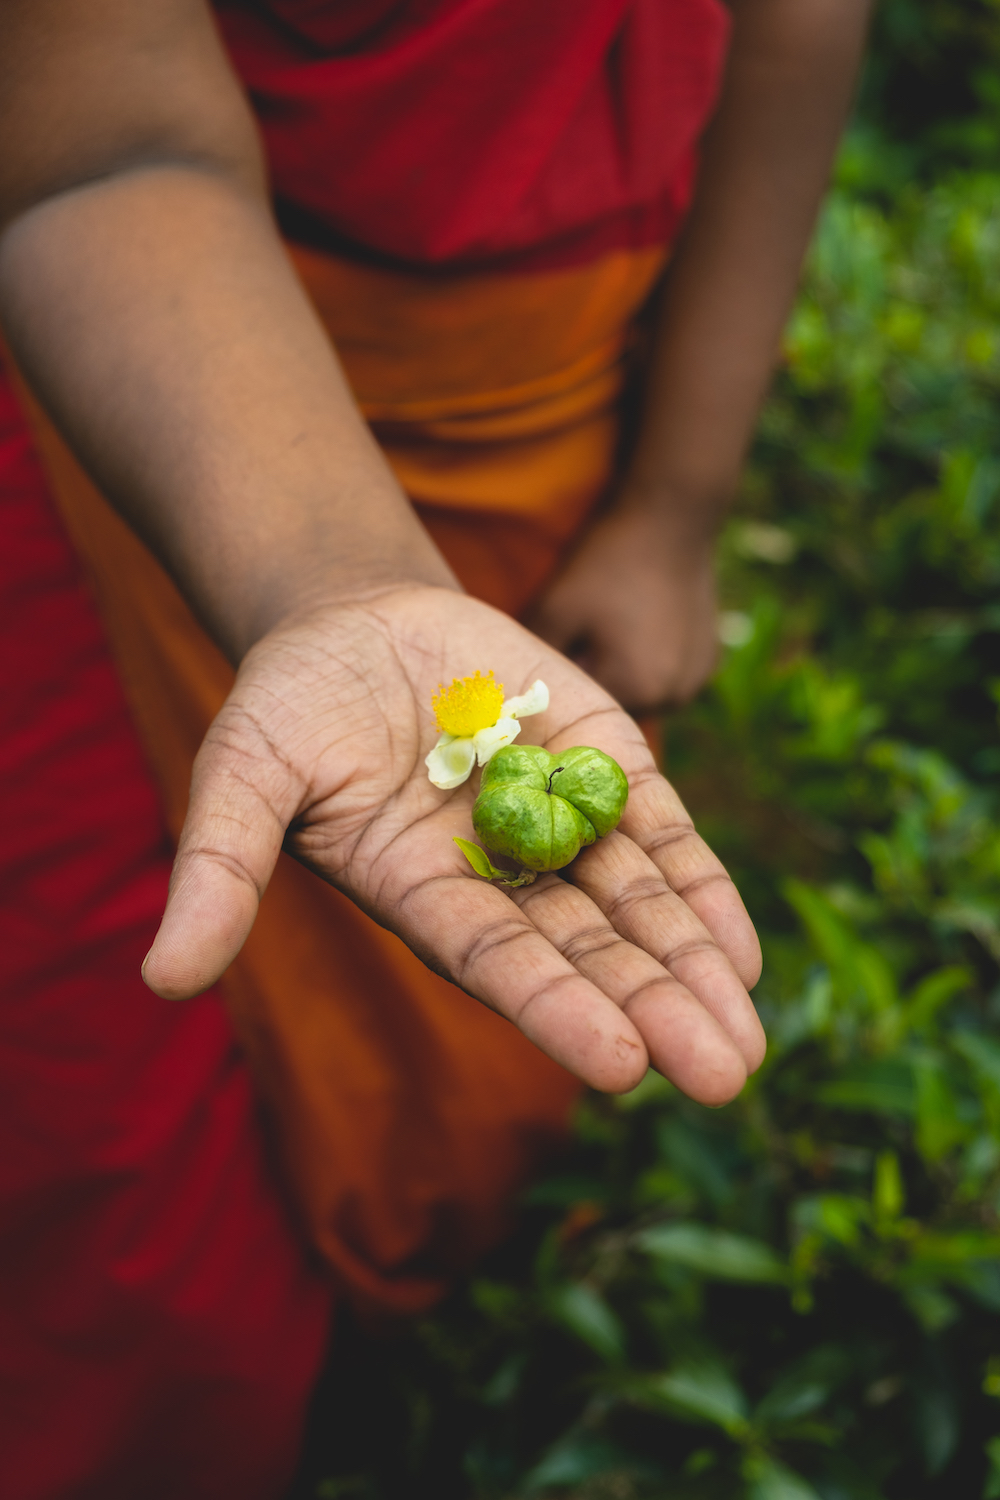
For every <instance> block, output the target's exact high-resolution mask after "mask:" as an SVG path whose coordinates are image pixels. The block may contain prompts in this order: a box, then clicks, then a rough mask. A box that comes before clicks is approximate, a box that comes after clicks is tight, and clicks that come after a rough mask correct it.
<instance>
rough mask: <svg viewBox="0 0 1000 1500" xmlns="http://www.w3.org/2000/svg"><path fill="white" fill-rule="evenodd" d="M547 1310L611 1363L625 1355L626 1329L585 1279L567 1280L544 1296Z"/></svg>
mask: <svg viewBox="0 0 1000 1500" xmlns="http://www.w3.org/2000/svg"><path fill="white" fill-rule="evenodd" d="M546 1301H547V1305H548V1307H549V1309H550V1311H551V1312H552V1313H553V1314H554V1316H555V1317H556V1318H558V1320H559V1321H560V1323H562V1324H564V1325H565V1327H567V1328H568V1329H569V1330H570V1331H571V1332H572V1333H575V1334H576V1336H577V1338H579V1339H582V1340H583V1342H584V1343H585V1344H589V1345H590V1347H591V1349H593V1350H594V1352H595V1353H596V1354H599V1355H600V1356H601V1358H602V1359H606V1360H608V1361H609V1362H610V1363H612V1364H614V1363H617V1362H618V1361H619V1360H622V1359H624V1357H625V1330H624V1328H623V1327H622V1325H621V1322H620V1320H619V1319H618V1317H617V1316H616V1315H615V1313H613V1312H612V1310H611V1308H610V1307H609V1306H608V1304H607V1303H606V1302H605V1300H604V1298H603V1297H602V1296H601V1295H600V1294H599V1293H598V1292H596V1291H595V1290H594V1288H593V1287H592V1286H588V1284H587V1283H586V1282H585V1281H576V1282H569V1283H568V1284H567V1285H565V1286H561V1287H559V1288H558V1289H557V1290H556V1291H554V1292H552V1293H551V1294H550V1295H549V1297H548V1298H547V1299H546Z"/></svg>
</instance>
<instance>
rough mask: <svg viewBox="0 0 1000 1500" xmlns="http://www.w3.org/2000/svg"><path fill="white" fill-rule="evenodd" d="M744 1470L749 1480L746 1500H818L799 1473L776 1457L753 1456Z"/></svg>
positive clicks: (810, 1486)
mask: <svg viewBox="0 0 1000 1500" xmlns="http://www.w3.org/2000/svg"><path fill="white" fill-rule="evenodd" d="M744 1472H745V1473H746V1477H747V1479H748V1480H749V1481H750V1485H749V1489H748V1490H747V1500H820V1497H819V1495H818V1494H817V1493H816V1491H815V1490H814V1489H813V1487H812V1485H811V1484H807V1483H806V1481H805V1480H804V1479H803V1478H802V1475H801V1474H796V1473H794V1472H793V1470H791V1469H788V1468H786V1467H785V1465H784V1464H782V1463H778V1461H777V1460H776V1459H773V1458H768V1457H761V1458H758V1457H757V1456H753V1457H751V1458H749V1459H748V1460H747V1462H746V1465H745V1470H744Z"/></svg>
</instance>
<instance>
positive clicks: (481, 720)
mask: <svg viewBox="0 0 1000 1500" xmlns="http://www.w3.org/2000/svg"><path fill="white" fill-rule="evenodd" d="M431 706H432V707H433V709H434V717H435V718H436V719H437V722H438V728H439V729H440V730H442V731H443V732H444V733H445V734H453V735H455V736H456V737H457V738H459V739H470V738H471V737H472V735H474V734H478V733H479V731H480V729H489V728H491V726H492V725H494V724H495V723H496V721H497V719H499V717H500V714H501V712H502V710H503V683H502V682H494V681H493V672H492V669H491V670H490V671H489V672H487V674H486V676H485V677H483V676H482V674H481V673H480V672H477V673H476V675H475V677H456V678H455V679H454V681H453V682H452V684H451V687H450V688H446V687H445V686H444V683H439V684H438V690H437V692H436V693H435V694H434V697H433V698H432V699H431Z"/></svg>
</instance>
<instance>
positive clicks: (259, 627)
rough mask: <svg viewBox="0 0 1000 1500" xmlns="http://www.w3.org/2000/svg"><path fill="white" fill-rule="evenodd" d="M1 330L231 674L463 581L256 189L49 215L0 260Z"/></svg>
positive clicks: (191, 186)
mask: <svg viewBox="0 0 1000 1500" xmlns="http://www.w3.org/2000/svg"><path fill="white" fill-rule="evenodd" d="M0 309H2V316H3V320H4V325H5V328H6V329H7V332H8V336H9V338H10V340H11V343H12V345H13V347H14V349H15V352H16V354H17V356H18V358H19V360H20V361H21V363H22V365H23V368H24V370H25V373H26V374H27V376H28V378H29V380H30V381H31V382H32V384H33V385H34V386H35V388H36V389H37V391H38V393H39V394H40V396H41V397H42V399H43V401H44V402H45V404H46V405H47V406H48V408H49V410H50V411H51V412H52V414H53V415H54V417H55V418H56V420H57V422H58V423H59V425H60V427H61V428H62V430H63V431H64V433H65V434H66V435H67V437H68V438H69V439H70V441H71V443H72V444H73V446H74V447H75V449H76V451H77V453H78V454H79V455H80V457H81V458H82V459H83V461H84V463H85V464H86V465H87V467H88V469H89V470H90V472H91V473H92V474H93V475H94V477H95V478H96V479H97V480H98V482H99V483H100V484H101V486H102V487H103V489H104V490H105V492H106V493H107V494H108V496H109V497H110V498H111V499H112V500H113V502H114V503H115V504H116V506H117V507H118V508H119V509H120V510H121V512H122V514H123V515H125V517H126V518H127V519H128V520H129V521H130V522H131V523H132V524H133V525H134V526H135V528H136V530H137V531H139V532H140V534H142V535H143V536H144V537H145V539H146V540H147V541H148V542H149V544H150V545H151V547H152V548H153V550H154V551H155V552H156V553H157V554H158V555H159V556H160V557H161V559H162V560H163V561H164V562H165V563H166V565H167V566H168V568H169V569H170V571H171V572H172V573H173V575H174V576H175V578H177V579H178V581H179V582H180V584H181V586H182V587H183V588H184V590H185V592H186V593H187V594H188V596H189V598H190V599H191V600H192V602H193V604H194V605H195V607H196V609H197V610H198V612H199V614H200V615H201V617H202V619H203V620H204V621H205V623H206V624H207V626H208V627H209V629H210V630H211V631H212V633H213V635H214V636H215V638H216V639H217V640H218V641H219V642H220V643H221V644H222V645H223V647H224V649H226V650H227V652H229V654H230V655H231V656H233V657H234V658H239V657H240V656H241V655H242V653H243V652H244V651H245V649H246V648H247V647H248V646H249V645H250V644H251V643H252V642H253V641H254V640H255V639H256V638H257V637H258V636H259V635H260V634H261V633H262V632H263V631H264V630H266V629H267V628H268V626H269V625H270V624H272V623H273V621H274V620H275V619H276V618H278V617H280V616H281V615H283V614H287V613H288V612H289V611H290V610H292V609H295V608H301V607H302V606H303V605H307V604H308V600H309V597H310V595H311V594H324V595H326V596H327V597H329V595H330V594H331V593H333V594H336V593H338V592H357V591H358V590H359V589H371V588H377V587H379V586H381V585H384V584H387V583H393V582H398V581H400V580H401V579H407V578H414V579H419V580H422V581H424V582H441V583H448V582H449V581H450V574H449V573H448V570H447V568H446V566H445V565H444V563H443V561H442V560H441V558H440V556H439V555H438V554H437V552H436V551H435V549H434V548H433V546H432V544H431V542H430V540H429V538H428V537H427V535H426V533H425V532H424V531H423V528H422V527H421V526H420V525H419V523H418V522H417V520H416V517H415V516H414V514H413V512H412V509H411V508H410V507H409V505H408V503H407V501H406V499H405V497H404V496H403V495H402V494H401V492H400V491H399V488H398V486H397V485H396V483H395V481H394V479H393V477H392V475H391V473H390V471H389V470H388V467H387V466H386V464H385V462H384V460H383V458H382V456H381V454H380V453H379V451H378V449H377V448H376V446H375V444H374V442H373V440H372V439H371V437H370V434H369V433H368V431H367V429H366V427H365V426H364V423H363V422H362V420H361V418H360V416H359V414H358V413H357V411H356V409H355V407H354V405H353V402H352V400H351V397H350V395H349V392H348V390H347V388H346V385H345V383H344V380H343V377H342V375H341V373H340V371H339V369H338V367H337V363H336V360H335V357H334V355H333V352H332V350H331V348H330V346H329V344H328V342H327V340H326V339H325V337H324V334H323V332H322V329H321V328H320V326H319V324H318V322H317V320H316V319H315V317H314V315H313V314H312V312H311V309H310V308H309V307H308V304H307V303H306V300H305V297H304V295H303V293H302V292H301V290H300V288H299V286H298V284H297V282H296V281H295V279H294V276H293V274H292V272H291V270H290V268H289V266H288V263H287V261H286V259H285V257H284V254H283V251H282V249H281V247H280V244H279V242H278V241H277V238H276V236H275V233H274V230H273V228H272V227H271V223H270V219H269V216H268V214H267V210H266V207H265V206H264V204H263V203H262V202H257V201H255V200H254V197H253V195H252V194H250V193H248V192H247V191H245V190H244V189H243V188H242V186H241V185H240V184H238V183H236V182H233V181H231V180H226V179H225V178H221V177H219V176H217V175H211V174H204V173H199V172H197V171H193V170H184V169H180V168H173V169H172V168H169V167H164V168H160V169H156V170H144V171H138V172H131V173H125V174H122V175H120V176H117V177H112V178H111V179H109V180H108V181H105V182H103V183H100V184H95V185H93V186H88V187H85V188H81V189H78V190H76V191H72V192H70V193H65V194H60V195H57V196H56V197H55V198H53V199H51V200H49V201H46V202H43V203H42V204H41V205H39V206H38V207H36V208H34V209H33V210H31V211H30V212H29V213H28V214H26V215H24V216H22V217H21V218H20V219H19V220H18V221H16V222H15V223H14V224H13V225H12V226H11V228H10V229H9V230H8V231H7V234H6V235H5V236H4V239H3V241H2V242H0Z"/></svg>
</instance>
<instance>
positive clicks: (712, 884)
mask: <svg viewBox="0 0 1000 1500" xmlns="http://www.w3.org/2000/svg"><path fill="white" fill-rule="evenodd" d="M619 829H620V832H621V833H623V834H625V835H627V837H628V838H630V839H631V840H632V841H633V842H634V843H635V844H637V845H638V847H639V848H640V849H641V850H642V851H643V852H644V853H645V854H646V855H647V856H648V858H649V859H650V860H651V861H652V862H653V864H654V865H655V866H656V868H657V869H658V870H659V872H660V873H661V874H662V875H663V877H664V879H665V880H666V882H667V884H668V885H669V886H670V888H671V890H672V891H674V892H675V893H676V894H677V895H678V896H679V897H680V898H681V899H682V901H683V902H684V903H685V904H686V905H687V906H688V907H689V908H690V910H691V911H692V912H694V913H695V915H696V916H697V917H698V918H699V919H700V921H701V922H702V923H704V925H705V927H707V928H708V931H709V932H710V933H711V934H712V937H713V938H714V939H715V941H716V943H718V945H719V947H720V948H721V949H722V951H723V953H724V954H725V955H726V957H727V958H728V959H729V961H730V963H731V964H732V966H733V968H734V969H735V970H736V973H737V974H738V975H739V977H740V979H741V980H742V982H743V984H744V985H745V986H746V988H747V989H752V988H753V986H754V985H755V984H756V983H757V981H758V979H759V978H760V971H761V953H760V943H759V941H758V939H757V933H756V932H755V930H754V926H753V923H752V922H751V921H750V918H749V917H748V915H747V911H746V907H745V906H744V905H743V902H742V901H741V899H740V895H739V892H738V891H737V889H736V887H735V886H734V885H733V882H732V881H731V880H730V878H729V876H728V875H727V874H726V870H725V867H724V866H723V864H722V862H721V861H720V860H719V859H717V858H716V856H715V855H714V854H713V853H712V851H711V849H709V847H708V845H707V844H706V843H705V842H704V840H703V839H701V838H699V836H698V834H697V833H696V832H695V829H694V825H693V824H692V822H691V819H690V818H689V816H688V814H687V812H686V811H685V809H684V806H683V804H682V802H681V800H680V798H679V797H678V796H677V793H676V792H675V791H674V790H673V788H672V787H671V786H670V784H669V783H668V782H666V781H664V779H663V777H662V776H660V775H658V774H653V773H649V774H646V775H642V774H640V775H638V776H635V777H630V779H629V796H628V802H627V803H626V805H625V813H624V816H623V818H622V821H621V823H620V824H619Z"/></svg>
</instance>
